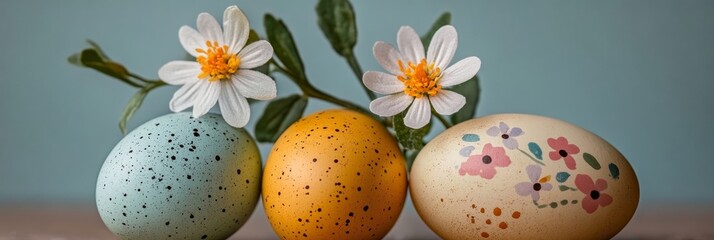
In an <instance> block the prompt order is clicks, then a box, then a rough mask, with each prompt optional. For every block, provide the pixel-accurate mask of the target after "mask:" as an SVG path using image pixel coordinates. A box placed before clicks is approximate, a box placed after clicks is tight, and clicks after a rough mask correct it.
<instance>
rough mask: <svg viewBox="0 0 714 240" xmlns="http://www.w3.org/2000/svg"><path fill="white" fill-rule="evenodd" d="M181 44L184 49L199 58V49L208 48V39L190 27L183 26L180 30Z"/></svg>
mask: <svg viewBox="0 0 714 240" xmlns="http://www.w3.org/2000/svg"><path fill="white" fill-rule="evenodd" d="M179 42H181V46H182V47H183V49H185V50H186V52H188V54H191V56H194V57H198V52H196V49H197V48H201V49H203V48H205V47H206V39H205V38H203V35H201V33H199V32H198V31H196V30H195V29H193V28H191V27H189V26H181V28H179Z"/></svg>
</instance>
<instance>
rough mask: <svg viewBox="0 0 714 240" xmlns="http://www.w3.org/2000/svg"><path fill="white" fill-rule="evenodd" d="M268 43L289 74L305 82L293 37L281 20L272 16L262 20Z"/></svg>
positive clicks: (303, 71)
mask: <svg viewBox="0 0 714 240" xmlns="http://www.w3.org/2000/svg"><path fill="white" fill-rule="evenodd" d="M263 22H264V24H265V31H266V33H267V35H268V41H269V42H270V44H271V45H272V46H273V49H274V50H275V56H277V57H278V59H280V61H281V62H282V63H283V65H285V68H287V70H288V71H290V73H292V74H293V75H295V76H296V77H299V78H300V81H305V79H306V77H305V70H304V66H303V64H302V60H301V59H300V54H299V53H298V50H297V47H296V46H295V41H294V40H293V36H292V34H291V33H290V30H288V27H287V26H285V23H283V21H282V20H279V19H276V18H275V17H273V15H270V14H265V18H264V20H263Z"/></svg>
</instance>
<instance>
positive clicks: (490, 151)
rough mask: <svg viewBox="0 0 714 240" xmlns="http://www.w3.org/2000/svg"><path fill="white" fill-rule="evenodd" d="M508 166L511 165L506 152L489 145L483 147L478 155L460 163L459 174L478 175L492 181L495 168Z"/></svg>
mask: <svg viewBox="0 0 714 240" xmlns="http://www.w3.org/2000/svg"><path fill="white" fill-rule="evenodd" d="M508 165H511V159H510V158H509V157H508V156H507V155H506V150H505V149H503V148H502V147H493V146H492V145H491V144H490V143H489V144H486V145H485V146H484V147H483V151H482V152H481V154H480V155H473V156H470V157H469V158H468V159H467V160H466V162H463V163H461V168H459V174H460V175H461V176H464V175H466V174H468V175H470V176H475V175H479V176H481V177H482V178H485V179H492V178H493V177H494V176H496V167H507V166H508Z"/></svg>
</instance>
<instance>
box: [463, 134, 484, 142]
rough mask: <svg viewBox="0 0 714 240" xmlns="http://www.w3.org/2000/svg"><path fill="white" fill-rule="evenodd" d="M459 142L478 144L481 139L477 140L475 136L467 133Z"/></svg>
mask: <svg viewBox="0 0 714 240" xmlns="http://www.w3.org/2000/svg"><path fill="white" fill-rule="evenodd" d="M461 140H464V142H478V141H479V140H481V138H479V137H478V135H476V134H473V133H467V134H464V135H463V136H461Z"/></svg>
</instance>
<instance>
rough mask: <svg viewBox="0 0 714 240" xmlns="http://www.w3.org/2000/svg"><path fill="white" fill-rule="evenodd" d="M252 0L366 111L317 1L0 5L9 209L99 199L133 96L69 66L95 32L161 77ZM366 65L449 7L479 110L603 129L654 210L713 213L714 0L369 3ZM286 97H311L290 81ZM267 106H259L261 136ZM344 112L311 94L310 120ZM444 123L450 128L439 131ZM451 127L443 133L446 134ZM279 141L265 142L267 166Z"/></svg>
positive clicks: (164, 96)
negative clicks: (188, 30)
mask: <svg viewBox="0 0 714 240" xmlns="http://www.w3.org/2000/svg"><path fill="white" fill-rule="evenodd" d="M232 4H238V5H239V7H241V8H242V9H243V10H244V11H245V12H246V13H247V15H248V18H249V19H250V21H251V24H252V25H251V26H253V27H255V28H257V29H258V31H259V32H260V33H261V34H262V33H264V31H263V27H262V16H263V14H264V13H266V12H271V13H273V14H274V15H276V16H278V17H280V18H282V19H284V20H285V21H286V22H287V24H288V26H289V27H290V29H291V30H292V32H293V35H294V37H295V39H296V41H297V45H298V47H299V49H300V52H301V54H302V57H303V60H304V62H305V66H306V69H307V73H308V76H309V78H310V79H311V81H313V82H314V83H315V85H317V86H319V87H320V88H322V89H324V90H326V91H329V92H331V93H333V94H335V95H338V96H342V97H343V98H346V99H350V100H352V101H355V102H357V103H359V104H362V105H364V106H366V105H367V104H368V102H369V101H368V99H367V97H366V95H365V94H364V93H363V92H361V91H358V89H361V88H360V87H359V85H358V82H357V80H356V79H355V77H354V76H353V75H352V73H351V72H350V70H349V68H348V67H347V65H346V64H345V62H344V61H343V60H342V59H341V58H339V57H338V56H337V55H336V54H335V53H334V52H333V51H332V48H331V47H330V46H329V44H328V42H327V40H325V39H324V37H323V35H322V33H321V32H320V30H319V28H318V27H317V25H316V21H317V20H316V16H315V13H314V5H315V1H277V0H271V1H260V2H258V1H238V2H236V1H213V2H206V1H188V0H181V1H138V0H131V1H80V0H66V1H39V0H25V1H2V2H0V54H2V57H1V58H0V203H19V202H23V203H28V202H38V203H91V202H93V199H94V187H95V186H94V185H95V182H96V177H97V174H98V173H99V169H100V167H101V164H102V162H103V161H104V159H105V158H106V156H107V154H109V152H110V151H111V149H112V148H113V147H114V145H115V144H116V143H117V142H118V141H119V140H120V139H121V137H122V135H121V134H120V133H119V131H118V128H117V121H118V118H119V114H120V112H121V110H122V108H123V107H124V105H125V104H126V102H127V101H128V100H129V98H130V96H131V95H132V94H133V93H134V91H135V89H132V88H130V87H129V86H127V85H124V84H122V83H120V82H118V81H115V80H113V79H110V78H108V77H106V76H104V75H101V74H99V73H96V72H94V71H90V70H88V69H82V68H77V67H74V66H71V65H69V64H68V63H67V62H66V57H67V56H69V55H70V54H72V53H74V52H77V51H79V50H81V49H82V48H84V47H85V44H84V40H85V39H86V38H91V39H93V40H95V41H96V42H98V43H99V44H100V45H102V46H103V47H104V50H105V51H106V52H107V53H108V54H109V55H110V56H111V57H113V58H114V59H115V60H117V61H119V62H121V63H124V64H125V65H126V66H127V67H128V68H129V69H131V70H132V71H134V72H136V73H139V74H141V75H143V76H146V77H150V78H155V77H157V73H156V72H157V70H158V68H159V67H160V66H162V65H163V64H164V63H166V62H168V61H171V60H175V59H181V58H184V57H185V53H184V51H183V49H182V48H181V46H180V45H179V41H178V36H177V35H178V34H177V32H178V29H179V27H180V26H181V25H190V26H195V18H196V16H197V15H198V13H200V12H204V11H205V12H209V13H211V14H213V15H214V16H218V17H219V18H220V17H221V16H222V13H223V10H224V9H225V7H227V6H228V5H232ZM354 5H355V6H354V7H355V9H356V11H357V21H358V27H359V42H358V44H357V47H356V54H357V57H358V58H359V59H360V62H361V64H362V67H363V68H364V69H365V70H381V68H380V67H379V66H378V64H377V63H376V61H375V60H374V58H373V57H372V54H371V47H372V44H373V43H374V42H375V41H377V40H384V41H388V42H391V43H394V42H396V32H397V30H398V29H399V26H401V25H411V26H413V27H414V28H415V29H416V30H417V31H418V32H422V33H423V32H425V31H426V30H427V29H428V27H429V26H430V25H431V23H432V22H433V20H434V19H436V17H437V16H439V15H440V14H441V13H442V12H444V11H452V13H453V24H454V25H455V26H456V28H457V30H458V31H459V48H458V50H457V53H456V55H457V56H456V58H455V59H461V58H464V57H467V56H472V55H476V56H478V57H480V58H481V59H482V61H483V66H482V68H481V71H480V72H479V75H480V76H481V79H482V82H481V86H482V88H483V92H482V96H481V104H480V107H479V110H478V114H479V115H486V114H493V113H501V112H523V113H534V114H540V115H545V116H551V117H555V118H560V119H563V120H566V121H569V122H571V123H574V124H576V125H579V126H582V127H584V128H586V129H589V130H590V131H592V132H594V133H596V134H598V135H600V136H601V137H603V138H605V139H606V140H608V141H609V142H610V143H612V144H613V145H614V146H616V147H617V148H618V149H619V150H620V151H621V152H622V153H623V154H624V155H625V156H626V157H627V158H628V159H629V161H630V162H631V164H632V165H633V167H634V169H635V170H636V172H637V174H638V177H639V179H640V184H641V191H642V200H641V203H642V204H645V205H646V204H654V203H658V202H676V203H708V204H711V202H712V200H714V188H712V187H711V185H712V183H714V181H713V180H712V171H713V170H714V159H712V157H711V156H712V154H711V152H709V151H710V150H711V145H712V140H711V137H712V136H714V127H712V123H714V114H713V111H714V96H713V95H712V94H711V92H712V90H714V82H713V81H712V77H711V76H712V68H714V45H713V43H714V14H712V13H714V1H659V0H657V1H650V0H647V1H645V0H642V1H538V2H535V1H488V2H486V1H438V2H437V1H407V0H401V1H355V3H354ZM277 82H278V91H279V92H278V94H279V95H281V96H285V95H288V94H290V93H294V92H297V91H298V90H297V88H296V87H295V86H294V85H293V84H292V83H291V82H289V81H288V80H287V79H285V78H283V77H282V76H281V77H278V78H277ZM176 89H177V87H164V88H161V89H159V90H157V91H155V92H152V93H151V94H150V95H149V97H148V98H147V99H146V101H145V103H144V106H143V107H142V109H140V110H139V111H138V112H137V114H136V115H135V117H134V119H133V120H132V121H131V123H130V124H129V127H130V128H134V127H136V126H138V125H139V124H141V123H143V122H145V121H148V120H149V119H152V118H155V117H158V116H160V115H163V114H166V113H168V112H169V110H168V102H169V99H170V98H171V95H172V94H173V92H174V91H175V90H176ZM264 106H265V103H258V104H255V105H253V111H252V113H253V115H252V120H251V123H250V124H249V126H248V129H250V131H251V132H252V131H253V130H252V129H253V126H254V124H255V120H256V119H257V117H258V116H259V115H260V113H261V112H262V109H263V108H264ZM329 107H334V106H332V105H330V104H327V103H323V102H320V101H317V100H311V101H310V105H309V107H308V110H309V111H310V112H312V111H316V110H319V109H323V108H329ZM436 125H439V124H436ZM435 130H436V131H437V132H438V131H441V130H442V128H440V127H438V128H436V129H435ZM269 148H270V145H267V144H265V145H262V146H261V150H262V154H263V157H265V156H266V155H267V153H268V151H269Z"/></svg>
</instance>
